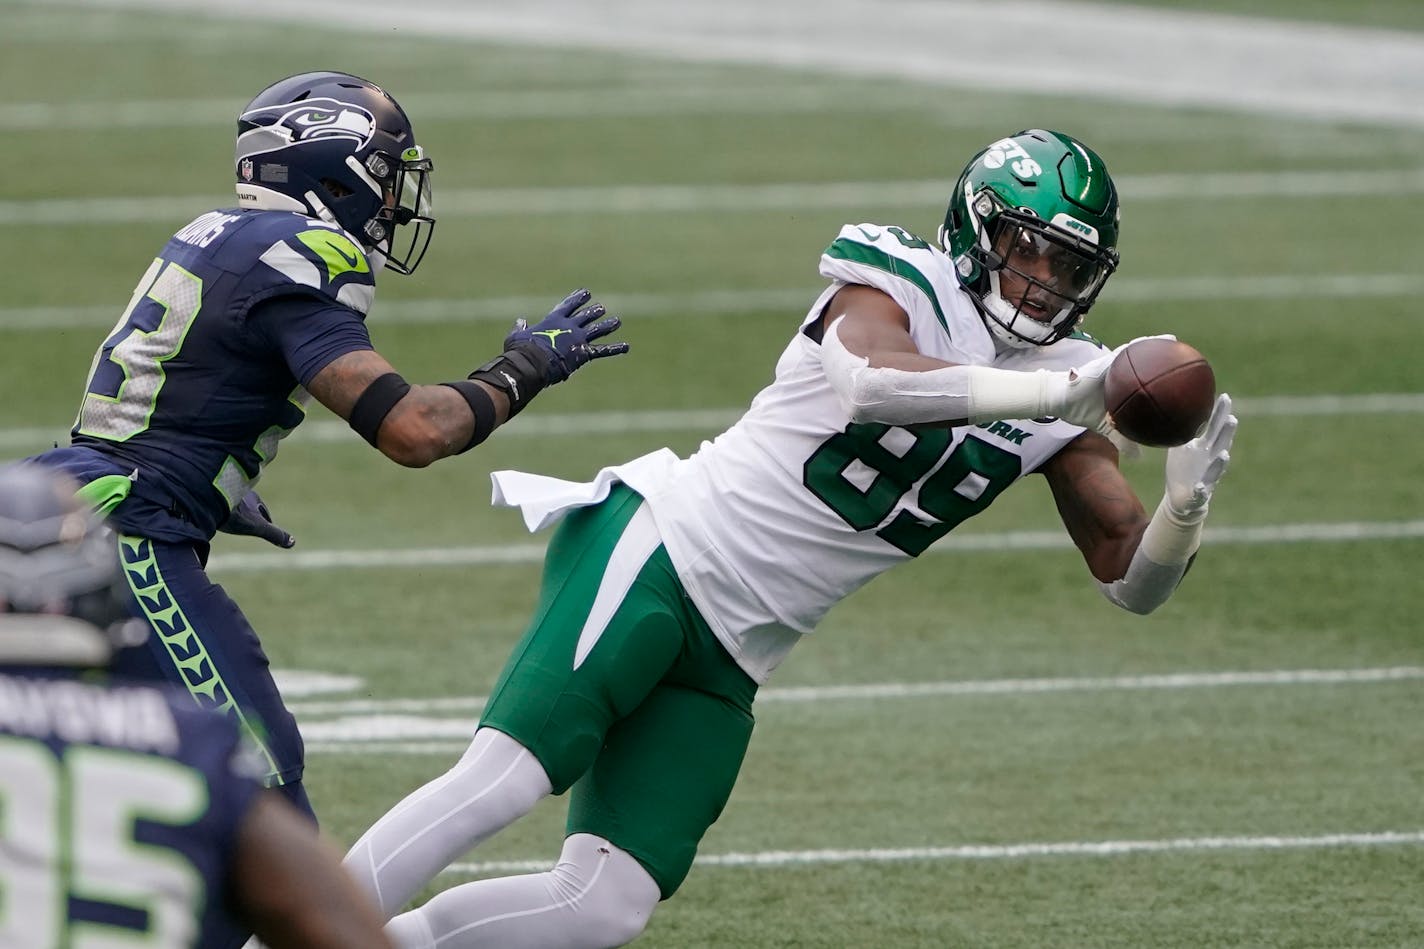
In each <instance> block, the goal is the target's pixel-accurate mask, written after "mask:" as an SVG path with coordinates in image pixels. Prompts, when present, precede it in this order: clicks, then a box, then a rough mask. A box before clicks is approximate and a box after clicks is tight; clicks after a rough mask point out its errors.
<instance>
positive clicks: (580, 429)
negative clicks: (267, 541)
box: [0, 392, 1424, 452]
mask: <svg viewBox="0 0 1424 949" xmlns="http://www.w3.org/2000/svg"><path fill="white" fill-rule="evenodd" d="M1234 410H1235V412H1236V414H1237V415H1240V416H1247V417H1257V416H1273V417H1280V418H1315V417H1318V416H1333V415H1415V414H1418V413H1420V412H1424V392H1394V393H1391V392H1376V393H1367V394H1362V395H1276V396H1257V397H1242V398H1238V399H1236V400H1234ZM745 411H746V409H745V408H739V409H738V408H722V409H645V410H633V411H628V412H565V413H550V414H547V415H540V414H537V413H535V414H531V415H528V416H526V417H525V418H523V419H521V420H520V422H519V424H518V425H509V426H501V427H500V428H498V429H497V430H496V431H495V433H494V435H492V436H491V437H492V438H500V439H509V438H548V437H551V436H559V437H569V436H578V435H590V436H592V435H630V434H635V433H640V432H648V433H652V432H696V431H705V432H714V431H720V430H721V429H724V428H726V427H728V426H729V425H731V424H732V423H733V422H735V421H736V420H737V419H739V418H740V417H741V416H742V413H743V412H745ZM69 425H70V423H69V422H57V423H55V424H54V425H52V426H43V425H32V426H26V427H24V428H0V452H7V451H9V452H23V451H38V450H40V449H43V448H48V447H49V446H51V445H53V444H54V443H56V442H59V443H61V444H62V443H64V442H66V441H67V440H68V438H69ZM288 442H289V443H291V444H304V443H311V444H345V445H352V446H364V445H365V442H363V441H361V440H360V439H359V438H357V437H356V436H355V434H354V433H352V431H351V428H350V426H348V425H347V424H346V423H345V422H339V421H335V420H332V419H316V420H313V421H310V422H307V423H305V424H303V425H302V426H301V427H300V428H298V429H297V430H296V431H295V432H294V433H293V434H292V435H291V437H290V438H289V439H288Z"/></svg>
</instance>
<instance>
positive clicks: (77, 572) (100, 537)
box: [0, 462, 148, 667]
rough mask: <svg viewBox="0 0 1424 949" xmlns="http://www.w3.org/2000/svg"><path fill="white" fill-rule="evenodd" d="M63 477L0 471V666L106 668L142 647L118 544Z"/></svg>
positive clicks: (144, 630)
mask: <svg viewBox="0 0 1424 949" xmlns="http://www.w3.org/2000/svg"><path fill="white" fill-rule="evenodd" d="M78 487H79V486H78V485H77V484H76V483H75V482H74V481H72V480H71V479H70V478H69V477H68V476H67V475H64V474H61V473H60V472H58V471H54V470H51V469H48V468H44V467H41V466H40V465H36V464H31V463H26V462H18V463H15V464H9V465H5V466H4V467H0V665H29V666H53V667H60V666H80V667H99V666H104V665H107V664H108V662H109V660H110V658H111V657H112V654H113V651H114V650H115V649H118V648H120V647H123V646H132V645H137V644H138V643H141V642H142V641H143V639H144V638H145V637H146V636H147V635H148V625H147V624H146V623H145V622H144V621H143V620H141V619H136V618H135V617H134V616H133V614H132V613H131V612H130V611H129V606H128V596H127V590H128V587H127V583H126V581H125V579H124V573H123V568H122V567H121V566H120V564H119V544H118V540H117V539H116V538H115V537H114V535H113V533H112V532H111V531H110V530H109V529H108V528H107V527H106V526H105V525H104V522H103V520H102V519H101V518H100V517H99V516H98V515H97V514H95V513H94V512H93V511H91V510H90V509H89V508H88V507H87V506H86V504H85V503H84V502H83V501H81V500H80V499H79V498H78V497H77V496H76V494H75V492H76V490H77V489H78Z"/></svg>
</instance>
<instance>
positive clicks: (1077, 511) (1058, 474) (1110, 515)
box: [1040, 432, 1147, 583]
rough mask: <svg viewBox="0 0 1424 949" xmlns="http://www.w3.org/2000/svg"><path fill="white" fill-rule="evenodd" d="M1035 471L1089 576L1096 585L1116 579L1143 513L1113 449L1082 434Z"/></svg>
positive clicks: (1138, 534)
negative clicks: (1044, 482)
mask: <svg viewBox="0 0 1424 949" xmlns="http://www.w3.org/2000/svg"><path fill="white" fill-rule="evenodd" d="M1040 470H1041V471H1042V473H1043V475H1044V476H1045V477H1046V478H1047V479H1048V485H1049V487H1050V488H1052V489H1053V500H1054V502H1055V503H1056V504H1057V505H1058V514H1059V516H1060V517H1062V518H1063V526H1064V527H1066V528H1067V529H1068V536H1069V537H1072V538H1073V543H1075V544H1077V545H1078V550H1079V551H1081V552H1082V554H1083V559H1084V560H1085V561H1086V562H1087V564H1088V569H1089V570H1090V571H1091V572H1092V574H1093V576H1094V577H1096V578H1097V579H1098V580H1099V581H1100V582H1102V583H1111V582H1112V581H1114V580H1120V579H1122V577H1123V576H1124V575H1125V574H1126V573H1127V567H1128V564H1129V563H1130V562H1131V561H1132V557H1133V555H1134V554H1135V553H1136V552H1137V548H1138V546H1139V545H1140V543H1141V541H1142V533H1143V531H1145V530H1146V529H1147V510H1146V508H1144V507H1143V506H1142V501H1141V500H1139V499H1138V497H1137V493H1136V492H1135V491H1133V490H1132V485H1131V484H1129V483H1128V480H1127V478H1126V477H1125V476H1124V475H1123V473H1122V470H1121V469H1120V468H1118V452H1117V448H1115V447H1114V446H1113V444H1112V442H1110V441H1108V440H1107V439H1106V438H1104V437H1103V436H1102V435H1099V434H1098V433H1097V432H1084V433H1083V434H1081V435H1079V436H1078V437H1077V438H1075V439H1073V441H1071V442H1069V443H1068V444H1067V445H1066V446H1065V447H1064V448H1063V449H1062V450H1061V451H1059V452H1058V453H1057V454H1056V455H1054V456H1053V457H1052V458H1050V459H1049V460H1048V461H1047V462H1046V463H1045V464H1044V466H1043V467H1042V468H1041V469H1040Z"/></svg>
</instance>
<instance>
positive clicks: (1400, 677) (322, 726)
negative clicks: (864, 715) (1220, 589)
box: [288, 666, 1424, 751]
mask: <svg viewBox="0 0 1424 949" xmlns="http://www.w3.org/2000/svg"><path fill="white" fill-rule="evenodd" d="M1420 679H1424V667H1421V666H1386V667H1383V668H1378V669H1267V670H1260V671H1237V672H1174V673H1167V674H1163V675H1133V676H1081V677H1077V678H1070V677H1055V678H1039V679H1028V678H1020V679H960V680H950V681H943V682H871V683H861V684H856V685H812V686H784V687H779V688H778V687H776V686H771V687H768V688H764V689H762V690H760V691H759V692H758V693H757V698H756V700H757V703H758V705H765V704H767V703H778V704H780V703H794V704H799V703H820V702H832V701H878V700H885V699H917V698H934V697H952V696H970V695H1047V694H1056V693H1067V692H1137V691H1177V690H1184V689H1216V688H1239V687H1242V686H1291V685H1363V684H1373V683H1382V682H1408V681H1418V680H1420ZM486 698H487V697H486V696H483V695H472V696H463V697H451V698H436V699H315V700H310V701H304V702H302V701H299V702H291V703H288V708H290V709H291V711H292V713H293V714H295V715H297V716H298V717H300V718H301V719H302V734H303V735H304V736H305V737H306V739H307V742H308V745H309V746H311V745H312V744H315V745H317V746H320V748H321V749H323V750H327V751H337V750H345V749H349V748H350V747H351V745H352V744H360V745H361V746H362V747H365V746H366V745H367V744H370V743H374V742H381V741H392V740H404V739H410V740H423V739H448V738H452V737H454V738H466V739H467V738H468V737H469V736H470V735H471V734H473V732H474V725H475V719H473V718H450V717H438V718H431V717H423V716H432V715H433V716H451V715H459V714H476V715H477V714H478V713H479V712H480V710H481V709H483V708H484V706H485V701H486ZM330 716H347V717H345V718H342V719H339V720H337V721H310V719H314V718H318V717H330ZM402 743H403V744H404V741H402Z"/></svg>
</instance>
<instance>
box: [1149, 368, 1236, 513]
mask: <svg viewBox="0 0 1424 949" xmlns="http://www.w3.org/2000/svg"><path fill="white" fill-rule="evenodd" d="M1235 437H1236V416H1235V415H1233V414H1231V396H1229V395H1227V394H1226V393H1225V392H1223V393H1222V394H1221V395H1219V396H1217V397H1216V405H1214V406H1213V407H1212V410H1211V418H1209V419H1207V423H1206V428H1204V429H1203V430H1202V433H1201V434H1200V435H1198V436H1197V437H1196V438H1193V439H1192V440H1191V441H1189V442H1187V443H1186V444H1185V445H1178V446H1177V447H1176V448H1169V449H1167V498H1166V500H1167V506H1168V507H1169V508H1171V511H1172V513H1173V514H1174V515H1176V516H1177V517H1179V518H1181V519H1183V520H1189V521H1191V520H1199V519H1200V518H1202V517H1205V516H1206V508H1207V504H1208V503H1209V502H1210V501H1211V494H1212V492H1213V491H1215V490H1216V485H1217V482H1218V481H1220V480H1221V476H1222V475H1224V474H1226V466H1227V463H1228V462H1230V461H1231V441H1232V439H1233V438H1235Z"/></svg>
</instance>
